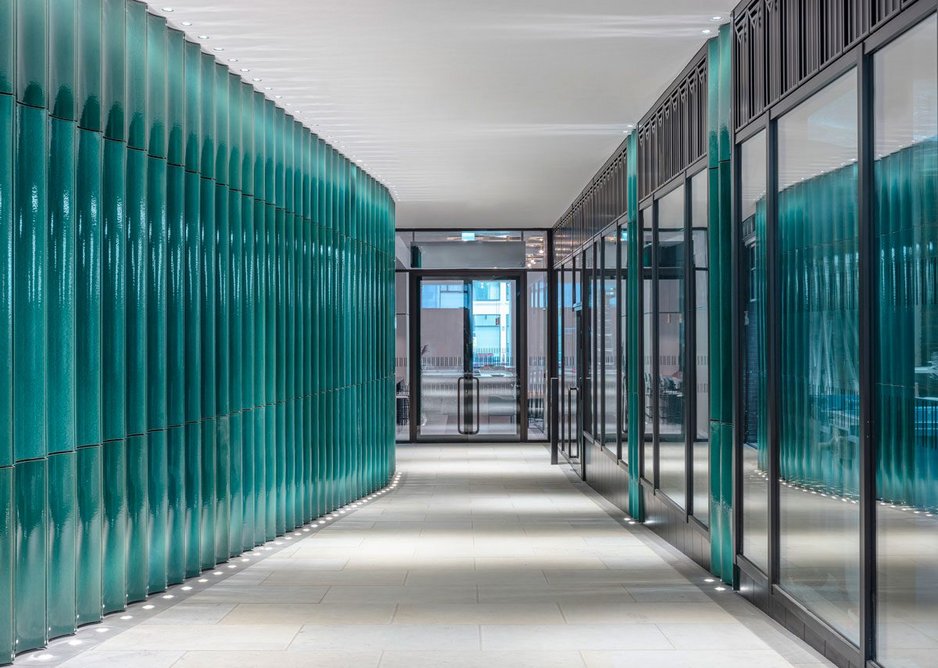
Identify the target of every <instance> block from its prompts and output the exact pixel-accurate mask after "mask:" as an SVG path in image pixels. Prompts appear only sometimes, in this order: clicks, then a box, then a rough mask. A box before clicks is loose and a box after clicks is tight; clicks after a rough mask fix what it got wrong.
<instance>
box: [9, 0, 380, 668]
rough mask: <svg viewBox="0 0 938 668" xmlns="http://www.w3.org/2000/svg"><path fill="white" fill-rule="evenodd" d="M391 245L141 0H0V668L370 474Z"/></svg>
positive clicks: (373, 185)
mask: <svg viewBox="0 0 938 668" xmlns="http://www.w3.org/2000/svg"><path fill="white" fill-rule="evenodd" d="M393 244H394V205H393V201H392V199H391V197H390V196H389V194H388V191H387V190H386V189H385V188H384V187H383V186H382V185H381V184H380V183H378V182H377V181H375V180H374V179H373V178H372V177H371V176H369V175H368V174H366V173H365V172H363V171H361V170H360V169H359V168H358V167H356V166H355V165H353V164H352V163H350V162H349V161H348V160H346V159H345V158H344V157H343V156H342V155H341V154H339V153H338V152H337V151H336V150H335V149H333V148H332V147H330V146H329V145H328V144H326V143H325V142H323V141H322V139H320V138H319V137H316V136H315V135H313V134H312V133H311V132H309V131H308V130H307V129H306V128H304V127H303V126H302V125H301V124H300V123H299V121H297V120H296V119H294V118H292V117H290V116H289V115H287V114H286V113H285V112H284V110H283V109H279V108H277V107H276V106H275V105H274V104H273V102H272V101H271V100H268V99H266V98H265V97H264V96H263V95H262V94H261V93H259V92H257V91H255V90H254V89H253V88H252V87H251V86H250V85H248V84H247V83H246V82H244V81H242V80H241V78H240V77H239V76H237V75H236V74H235V73H232V72H231V71H229V70H228V69H227V67H225V66H224V65H223V64H221V63H219V62H218V61H216V60H215V58H214V57H212V56H211V55H209V54H206V53H203V52H202V51H201V49H200V47H199V45H198V44H194V43H191V42H188V41H186V40H185V37H184V35H183V33H181V32H179V31H177V30H174V29H172V28H169V27H168V26H167V24H166V22H165V20H164V19H162V18H160V17H157V16H154V15H151V14H149V13H148V12H147V10H146V6H145V5H144V4H143V3H141V2H138V1H137V0H10V1H9V2H0V425H3V427H2V429H0V663H7V662H9V661H11V660H12V658H13V656H14V655H15V654H16V653H18V652H23V651H28V650H31V649H36V648H39V647H42V646H44V645H45V644H46V643H47V642H48V640H49V639H50V638H53V637H56V636H61V635H66V634H69V633H72V632H74V630H75V628H76V626H77V625H81V624H86V623H91V622H95V621H99V620H100V619H101V618H102V615H103V614H107V613H110V612H115V611H118V610H121V609H123V608H124V607H125V606H126V605H127V603H128V602H129V601H135V600H141V599H144V598H146V597H147V596H148V595H150V594H153V593H154V592H158V591H161V590H162V589H164V588H165V587H166V586H168V585H169V584H173V583H178V582H181V581H182V580H183V579H185V578H186V577H191V576H193V575H196V574H198V573H199V572H200V570H201V569H204V568H212V567H214V566H215V565H216V563H218V562H220V561H224V560H226V559H228V558H229V557H231V556H234V555H237V554H239V553H240V552H241V551H242V550H246V549H251V548H253V547H254V546H255V545H257V544H259V543H261V542H264V541H266V540H269V539H271V538H274V537H275V536H276V535H278V534H280V533H283V532H285V531H289V530H291V529H293V528H295V527H296V526H299V525H302V524H304V523H306V522H309V521H310V520H312V519H314V518H315V517H318V516H320V515H323V514H325V513H328V512H330V511H331V510H333V509H334V508H336V507H337V506H339V505H342V504H345V503H348V502H349V501H351V500H352V499H355V498H358V497H360V496H363V495H365V494H368V493H370V492H371V491H373V490H375V489H377V488H380V487H382V486H383V485H384V484H385V483H386V481H387V480H388V478H389V477H390V475H391V473H392V471H393V467H394V422H393V421H394V392H393V389H394V377H393V349H394V346H393V313H392V311H391V307H392V305H393V289H394V288H393V285H394V280H393V279H394V275H393V272H394V265H393V251H394V245H393Z"/></svg>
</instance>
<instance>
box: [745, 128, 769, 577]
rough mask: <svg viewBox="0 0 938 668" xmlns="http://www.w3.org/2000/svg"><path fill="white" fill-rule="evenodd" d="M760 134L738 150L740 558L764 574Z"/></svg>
mask: <svg viewBox="0 0 938 668" xmlns="http://www.w3.org/2000/svg"><path fill="white" fill-rule="evenodd" d="M765 142H766V138H765V131H762V132H760V133H759V134H757V135H756V136H755V137H753V138H752V139H750V140H749V141H747V142H745V143H744V144H743V145H742V147H741V150H740V165H739V172H740V191H741V192H740V210H741V213H742V219H741V222H740V227H741V231H740V236H741V238H742V239H743V248H742V250H741V259H740V264H741V265H742V267H741V268H742V276H741V277H740V278H741V281H742V285H741V286H740V290H741V291H742V302H743V331H742V333H741V338H742V343H741V345H742V348H743V379H742V385H743V387H742V392H743V415H742V421H743V424H742V431H743V443H742V453H741V456H740V473H741V475H742V487H743V497H742V499H741V501H742V515H743V527H742V553H743V555H744V556H745V557H746V558H747V559H748V560H749V561H751V562H752V563H753V564H755V565H756V566H758V567H759V568H761V569H762V570H763V571H765V572H766V573H768V570H769V529H768V526H769V483H768V480H767V472H768V466H769V461H768V460H769V438H768V421H767V415H766V406H765V404H766V390H765V380H766V379H765V373H766V370H765V353H766V351H765V212H766V201H765V196H766V188H767V182H768V180H767V178H766V160H767V157H766V143H765Z"/></svg>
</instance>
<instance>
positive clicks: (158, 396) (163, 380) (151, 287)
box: [146, 156, 182, 429]
mask: <svg viewBox="0 0 938 668" xmlns="http://www.w3.org/2000/svg"><path fill="white" fill-rule="evenodd" d="M179 176H180V177H181V174H180V175H179ZM179 181H180V182H181V181H182V179H181V178H180V179H179ZM176 185H177V186H178V185H179V183H177V184H176ZM167 186H168V184H167V165H166V159H165V158H157V157H153V156H149V157H148V158H147V195H146V199H147V221H148V222H147V226H146V232H147V246H146V258H147V259H146V269H147V274H146V282H147V285H146V293H147V299H146V354H147V362H146V367H147V373H146V383H147V386H146V393H147V422H146V424H147V428H148V429H165V428H166V427H167V426H168V413H167V401H168V395H167V376H168V365H167V306H168V302H167V300H168V296H169V281H168V255H167V254H168V248H169V246H168V244H169V228H168V217H167V215H168V208H167V207H168V201H167V189H168V188H167ZM176 192H177V194H178V195H180V196H181V195H182V192H181V191H180V190H178V189H177V191H176ZM181 203H182V201H181V197H179V198H178V199H177V201H176V205H177V207H176V210H175V212H174V213H175V214H176V215H177V216H180V215H181V214H182V209H181V206H180V205H181ZM177 232H178V229H177ZM176 250H177V258H176V259H177V260H178V259H180V257H181V253H179V251H181V250H182V245H181V244H178V245H177V247H176ZM176 266H177V268H178V269H179V270H181V266H179V264H177V265H176ZM177 341H178V339H177ZM177 380H181V378H178V379H177Z"/></svg>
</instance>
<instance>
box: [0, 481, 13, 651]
mask: <svg viewBox="0 0 938 668" xmlns="http://www.w3.org/2000/svg"><path fill="white" fill-rule="evenodd" d="M13 475H14V471H13V467H12V466H8V467H4V468H0V662H3V663H9V662H11V661H12V660H13V654H14V635H13V619H14V615H13V564H14V556H13V555H14V554H15V541H14V535H15V534H14V530H13V527H14V523H13V522H14V520H13V518H14V508H15V505H14V499H13Z"/></svg>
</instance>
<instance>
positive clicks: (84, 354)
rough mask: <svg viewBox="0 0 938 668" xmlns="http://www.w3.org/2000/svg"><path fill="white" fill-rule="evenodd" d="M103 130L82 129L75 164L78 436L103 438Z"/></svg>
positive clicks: (93, 440)
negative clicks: (99, 131)
mask: <svg viewBox="0 0 938 668" xmlns="http://www.w3.org/2000/svg"><path fill="white" fill-rule="evenodd" d="M101 145H102V139H101V135H100V133H98V132H94V131H91V130H78V154H77V163H76V169H75V176H76V183H75V235H76V237H75V259H74V264H75V353H76V355H75V386H76V388H80V389H81V391H80V392H77V391H76V394H75V440H76V443H77V445H79V446H82V445H96V444H100V443H101V441H102V431H101V410H102V403H101V402H102V375H101V374H102V339H101V333H102V329H101V328H102V320H101V307H102V289H103V287H102V252H103V249H104V221H103V220H102V214H101V207H102V196H101V195H102V191H101V175H102V172H101V170H102V166H101V149H102V146H101Z"/></svg>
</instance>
